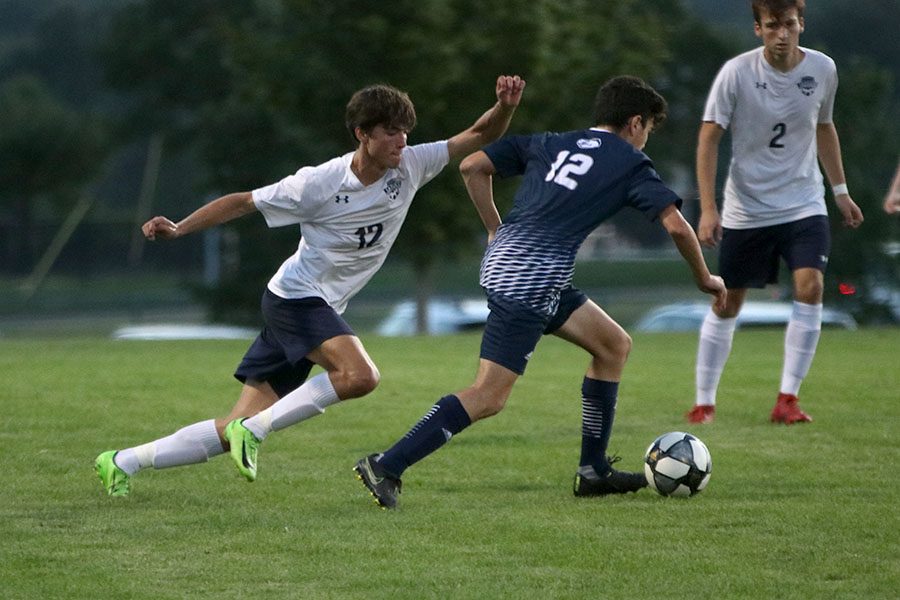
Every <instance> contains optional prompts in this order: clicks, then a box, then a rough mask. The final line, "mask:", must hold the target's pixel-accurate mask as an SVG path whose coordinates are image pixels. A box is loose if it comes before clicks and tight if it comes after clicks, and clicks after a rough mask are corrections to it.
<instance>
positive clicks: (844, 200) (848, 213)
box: [834, 194, 864, 229]
mask: <svg viewBox="0 0 900 600" xmlns="http://www.w3.org/2000/svg"><path fill="white" fill-rule="evenodd" d="M834 202H835V204H837V206H838V209H840V211H841V214H842V215H844V225H846V226H847V227H850V228H851V229H856V228H857V227H859V226H860V225H862V222H863V220H864V219H863V214H862V211H861V210H860V209H859V207H858V206H857V205H856V202H854V201H853V199H852V198H851V197H850V195H849V194H838V195H837V196H835V197H834Z"/></svg>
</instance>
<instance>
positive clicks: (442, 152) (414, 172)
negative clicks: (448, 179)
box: [403, 140, 450, 189]
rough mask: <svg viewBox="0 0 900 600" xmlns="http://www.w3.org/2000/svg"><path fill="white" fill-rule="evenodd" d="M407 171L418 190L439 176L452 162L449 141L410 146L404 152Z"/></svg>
mask: <svg viewBox="0 0 900 600" xmlns="http://www.w3.org/2000/svg"><path fill="white" fill-rule="evenodd" d="M403 160H404V162H405V163H406V169H407V170H408V172H409V175H410V177H411V178H412V181H413V185H414V187H415V188H416V189H418V188H420V187H422V186H423V185H425V184H426V183H428V182H429V181H431V180H432V179H434V178H435V177H437V176H438V173H440V172H441V171H443V170H444V167H446V166H447V163H449V162H450V151H449V150H448V148H447V141H446V140H444V141H441V142H430V143H427V144H416V145H414V146H408V147H407V148H406V149H405V150H404V151H403Z"/></svg>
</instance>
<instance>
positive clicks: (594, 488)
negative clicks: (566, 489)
mask: <svg viewBox="0 0 900 600" xmlns="http://www.w3.org/2000/svg"><path fill="white" fill-rule="evenodd" d="M610 462H616V461H615V460H610ZM644 487H647V478H646V477H645V476H644V474H643V473H629V472H627V471H616V470H615V469H613V468H610V469H609V471H607V472H606V474H604V475H603V476H600V475H597V472H596V471H595V470H594V467H592V466H590V465H586V466H582V467H578V472H577V473H575V486H574V488H573V492H574V493H575V495H576V496H607V495H609V494H627V493H628V492H636V491H638V490H639V489H641V488H644Z"/></svg>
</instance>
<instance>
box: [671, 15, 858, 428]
mask: <svg viewBox="0 0 900 600" xmlns="http://www.w3.org/2000/svg"><path fill="white" fill-rule="evenodd" d="M804 7H805V2H804V0H753V1H752V8H753V18H754V21H755V23H754V30H755V32H756V35H757V37H759V38H760V39H761V40H762V46H761V47H759V48H756V49H755V50H751V51H749V52H745V53H743V54H741V55H739V56H737V57H735V58H733V59H731V60H729V61H728V62H726V63H725V65H724V66H723V67H722V69H721V70H720V71H719V74H718V75H717V76H716V79H715V81H714V82H713V85H712V89H711V90H710V93H709V97H708V99H707V102H706V108H705V110H704V113H703V123H702V124H701V126H700V133H699V140H698V142H697V183H698V186H699V190H700V209H701V215H700V224H699V228H698V235H699V237H700V242H701V243H702V244H703V245H704V246H707V247H714V246H715V245H717V244H718V245H719V272H720V273H721V275H722V278H723V279H724V280H725V285H726V286H727V288H728V295H727V301H726V303H725V306H724V307H717V306H713V307H712V309H711V310H710V312H709V313H708V314H707V316H706V318H705V319H704V321H703V324H702V326H701V328H700V342H699V347H698V350H697V363H696V404H695V406H694V407H693V409H692V410H691V411H689V412H688V413H687V415H686V416H687V420H688V421H689V422H691V423H709V422H711V421H712V420H713V417H714V414H715V404H716V390H717V388H718V385H719V379H720V377H721V375H722V371H723V369H724V368H725V362H726V361H727V360H728V354H729V353H730V352H731V344H732V339H733V337H734V329H735V325H736V322H737V317H738V314H739V313H740V311H741V306H742V305H743V303H744V298H745V297H746V295H747V289H748V288H762V287H765V285H766V284H768V283H776V282H777V280H778V268H779V264H780V260H783V261H784V262H785V263H786V264H787V267H788V268H789V269H790V271H791V275H792V279H793V300H794V302H793V310H792V312H791V317H790V321H789V323H788V325H787V331H786V332H785V338H784V365H783V370H782V375H781V385H780V388H779V393H778V398H777V400H776V403H775V407H774V408H773V409H772V413H771V416H770V418H771V420H772V421H773V422H777V423H785V424H788V425H790V424H793V423H802V422H804V421H811V420H812V419H811V418H810V416H809V415H807V414H806V413H805V412H803V411H802V410H801V409H800V406H799V404H798V399H797V394H798V393H799V391H800V384H801V383H802V381H803V378H804V377H806V374H807V372H808V371H809V367H810V365H811V364H812V360H813V356H814V355H815V352H816V345H817V344H818V341H819V332H820V330H821V326H822V294H823V287H824V271H825V266H826V264H827V262H828V254H829V251H830V248H831V234H830V232H829V225H828V216H827V215H828V213H827V210H826V207H825V190H824V186H823V182H822V173H821V172H820V170H819V166H818V164H817V158H818V162H820V163H821V165H822V168H823V169H824V170H825V174H826V175H827V176H828V181H829V182H830V184H831V186H832V192H833V193H834V200H835V204H837V207H838V210H840V212H841V215H842V216H843V221H844V224H845V225H846V226H848V227H852V228H856V227H859V225H860V224H861V223H862V222H863V215H862V211H861V210H860V209H859V207H858V206H857V205H856V204H855V203H854V202H853V200H852V199H851V198H850V193H849V191H848V189H847V184H846V181H845V179H844V167H843V164H842V161H841V149H840V142H839V140H838V134H837V130H836V129H835V127H834V123H833V122H832V108H833V106H834V96H835V91H836V90H837V71H836V69H835V66H834V62H833V61H832V60H831V59H830V58H829V57H828V56H826V55H824V54H822V53H821V52H817V51H815V50H810V49H808V48H802V47H800V45H799V41H800V34H801V33H802V32H803V27H804V23H803V9H804ZM729 128H730V129H731V150H732V158H731V165H730V167H729V170H728V179H727V181H726V183H725V190H724V194H723V195H724V200H723V203H722V214H721V216H720V215H719V211H718V209H717V208H716V193H715V181H716V163H717V152H718V148H719V141H720V140H721V138H722V135H723V134H724V133H725V130H726V129H729Z"/></svg>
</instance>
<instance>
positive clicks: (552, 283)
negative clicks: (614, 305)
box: [355, 76, 725, 508]
mask: <svg viewBox="0 0 900 600" xmlns="http://www.w3.org/2000/svg"><path fill="white" fill-rule="evenodd" d="M666 109H667V107H666V101H665V100H664V99H663V97H662V96H660V95H659V94H658V93H657V92H656V91H655V90H654V89H653V88H651V87H650V86H648V85H647V84H646V83H644V82H643V81H641V80H640V79H638V78H636V77H629V76H623V77H616V78H614V79H612V80H610V81H608V82H607V83H606V84H604V85H603V86H602V87H601V88H600V90H599V92H598V94H597V98H596V101H595V106H594V114H593V123H596V126H595V127H591V128H588V129H580V130H577V131H570V132H567V133H560V134H557V133H539V134H535V135H527V136H511V137H507V138H504V139H501V140H499V141H497V142H495V143H493V144H491V145H489V146H487V147H485V148H484V149H483V150H482V151H478V152H475V153H473V154H471V155H470V156H468V157H466V158H465V159H464V160H463V161H462V164H461V165H460V170H461V171H462V174H463V178H464V180H465V182H466V189H467V190H468V192H469V196H470V197H471V198H472V201H473V202H474V204H475V207H476V209H477V211H478V214H479V215H480V217H481V219H482V221H483V222H484V225H485V227H486V229H487V231H488V247H487V250H486V251H485V254H484V258H483V259H482V263H481V277H480V283H481V285H482V287H483V288H484V290H485V293H486V294H487V298H488V306H489V307H490V314H489V316H488V319H487V323H486V325H485V330H484V335H483V337H482V343H481V360H480V363H479V368H478V373H477V375H476V377H475V382H474V383H473V384H472V385H470V386H469V387H467V388H465V389H463V390H462V391H459V392H457V393H455V394H449V395H447V396H444V397H443V398H441V399H440V400H439V401H438V402H437V404H435V405H434V406H433V407H432V408H431V409H430V410H429V411H428V413H427V414H426V415H425V416H424V417H423V418H422V419H421V420H420V421H419V422H418V423H417V424H416V425H415V426H414V427H413V428H412V429H411V430H410V431H409V432H408V433H407V434H406V435H405V436H404V437H403V438H402V439H400V440H399V441H398V442H397V443H396V444H394V446H392V447H391V448H390V449H388V450H386V451H385V452H384V453H382V454H372V455H369V456H367V457H365V458H362V459H361V460H360V461H359V462H358V463H357V464H356V467H355V469H356V471H357V473H358V475H359V477H360V479H361V480H362V481H363V483H364V484H365V486H366V487H367V488H368V489H369V491H370V492H371V494H372V495H373V496H374V497H375V499H376V501H377V503H378V504H379V505H380V506H382V507H384V508H392V507H394V506H395V505H396V503H397V495H398V493H399V492H400V476H401V475H402V474H403V472H404V471H405V470H406V469H407V468H408V467H409V466H411V465H412V464H414V463H416V462H417V461H419V460H421V459H423V458H424V457H426V456H428V455H429V454H431V453H432V452H435V451H436V450H437V449H439V448H440V447H441V446H443V445H444V444H445V443H446V442H447V441H448V440H450V438H451V437H452V436H454V435H456V434H458V433H459V432H460V431H462V430H463V429H465V428H466V427H468V426H469V425H471V424H472V423H474V422H475V421H478V420H479V419H484V418H487V417H490V416H493V415H495V414H497V413H498V412H500V410H501V409H502V408H503V406H504V404H505V403H506V399H507V398H508V397H509V394H510V392H511V391H512V387H513V384H514V383H515V382H516V380H517V379H518V378H519V377H520V376H521V375H522V374H523V373H524V371H525V366H526V364H527V362H528V360H529V358H530V357H531V355H532V352H533V351H534V349H535V347H536V345H537V343H538V341H539V340H540V338H541V336H542V335H543V334H549V333H552V334H554V335H556V336H558V337H560V338H562V339H564V340H566V341H568V342H571V343H573V344H575V345H577V346H579V347H581V348H583V349H584V350H586V351H587V352H588V353H589V354H590V355H591V362H590V365H589V367H588V369H587V373H586V375H585V377H584V380H583V382H582V386H581V395H582V410H583V413H582V414H583V420H582V444H581V459H580V466H579V468H578V471H577V474H576V475H575V486H574V492H575V495H576V496H597V495H606V494H622V493H627V492H634V491H637V490H638V489H640V488H642V487H644V486H646V485H647V481H646V479H645V477H644V474H643V473H628V472H624V471H618V470H615V469H613V468H612V466H611V463H612V462H614V461H615V460H616V459H610V458H608V457H607V456H606V449H607V445H608V442H609V437H610V433H611V431H612V425H613V416H614V414H615V409H616V401H617V397H618V387H619V381H620V379H621V375H622V369H623V367H624V366H625V360H626V358H627V357H628V353H629V351H630V349H631V338H630V337H629V336H628V334H627V333H626V332H625V330H624V329H622V327H620V326H619V324H618V323H616V322H615V321H614V320H613V319H612V318H610V317H609V315H607V314H606V312H604V311H603V309H601V308H600V307H599V306H598V305H597V304H595V303H594V302H593V301H591V300H589V299H588V298H587V296H586V295H585V294H584V293H583V292H581V291H580V290H578V289H576V288H575V287H573V286H572V277H573V274H574V269H575V253H576V252H577V251H578V248H579V246H581V243H582V242H583V241H584V239H585V237H587V235H588V234H589V233H590V232H591V231H593V230H594V229H595V228H596V227H597V226H598V225H600V223H602V222H604V221H605V220H607V219H609V218H610V217H612V216H613V215H614V214H615V213H617V212H618V211H619V210H621V209H622V208H625V207H632V208H636V209H637V210H640V211H641V212H643V213H644V215H645V216H646V217H647V218H648V219H649V220H651V221H653V220H659V221H660V223H662V226H663V227H664V228H665V229H666V230H667V231H668V233H669V234H670V235H671V236H672V239H673V240H674V242H675V245H676V246H677V248H678V250H679V251H680V252H681V254H682V256H683V257H684V258H685V260H686V261H687V262H688V264H689V265H690V268H691V272H692V273H693V276H694V279H695V281H696V283H697V286H698V287H699V288H700V289H701V290H702V291H704V292H707V293H710V294H712V295H714V296H716V298H717V299H718V300H719V301H722V302H724V298H725V285H724V283H723V282H722V280H721V278H719V277H716V276H713V275H711V274H710V272H709V270H708V269H707V267H706V263H705V261H704V260H703V255H702V253H701V250H700V244H699V242H698V240H697V237H696V235H695V234H694V231H693V229H692V228H691V226H690V225H689V224H688V223H687V221H685V219H684V217H682V215H681V213H680V212H679V210H678V208H679V206H680V205H681V199H680V198H679V197H678V196H677V195H676V194H675V193H674V192H672V191H671V190H670V189H669V188H667V187H666V186H665V185H664V184H663V183H662V181H660V178H659V176H658V175H657V174H656V171H654V169H653V165H652V163H651V161H650V159H649V158H648V157H647V156H646V155H645V154H644V153H643V152H641V149H642V148H643V147H644V144H646V142H647V137H648V136H649V135H650V132H651V131H652V130H653V128H654V127H658V126H659V125H660V124H661V123H662V122H663V120H664V119H665V117H666ZM495 174H496V175H497V176H499V177H510V176H513V175H522V176H523V179H522V182H521V184H520V185H519V188H518V191H517V192H516V194H515V199H514V203H513V208H512V210H511V211H510V213H509V214H508V215H507V217H506V221H505V222H504V223H503V224H501V220H500V215H499V214H498V212H497V208H496V206H495V204H494V200H493V189H492V187H493V185H492V182H493V179H492V177H493V175H495Z"/></svg>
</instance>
